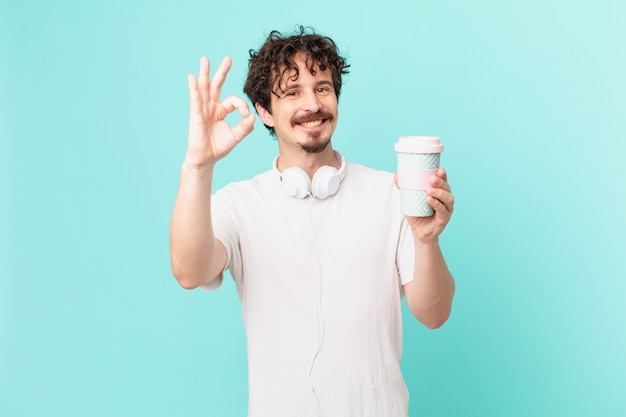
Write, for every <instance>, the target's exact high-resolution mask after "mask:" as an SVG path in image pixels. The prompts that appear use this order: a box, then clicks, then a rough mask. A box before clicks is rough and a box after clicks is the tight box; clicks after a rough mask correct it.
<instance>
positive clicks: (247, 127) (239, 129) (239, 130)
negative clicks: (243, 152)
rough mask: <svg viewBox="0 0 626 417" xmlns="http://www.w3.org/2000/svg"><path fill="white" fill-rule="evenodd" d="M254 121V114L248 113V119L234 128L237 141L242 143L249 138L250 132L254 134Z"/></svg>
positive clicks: (242, 120) (244, 119) (241, 121)
mask: <svg viewBox="0 0 626 417" xmlns="http://www.w3.org/2000/svg"><path fill="white" fill-rule="evenodd" d="M254 120H255V117H254V114H252V113H248V115H247V116H246V117H244V118H243V119H241V120H240V121H239V123H238V124H237V126H234V127H233V128H232V129H233V130H232V131H233V134H234V135H235V140H236V141H237V142H240V141H241V140H243V138H245V137H246V136H248V134H249V133H250V132H252V129H254Z"/></svg>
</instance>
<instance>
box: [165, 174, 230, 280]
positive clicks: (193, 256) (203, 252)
mask: <svg viewBox="0 0 626 417" xmlns="http://www.w3.org/2000/svg"><path fill="white" fill-rule="evenodd" d="M213 168H214V165H206V166H202V167H197V166H194V165H193V164H190V163H184V164H183V166H182V170H181V177H180V185H179V188H178V195H177V196H176V203H175V205H174V212H173V215H172V223H171V228H170V259H171V265H172V272H173V273H174V276H175V277H176V279H177V281H178V282H179V284H180V285H181V286H183V287H185V288H195V287H197V286H198V285H201V284H204V283H207V282H209V281H210V280H212V279H214V278H215V277H216V276H217V275H219V273H220V272H221V269H220V265H219V262H218V261H219V260H218V259H217V250H216V245H218V243H217V242H216V241H215V237H214V234H213V225H212V223H211V183H212V180H213Z"/></svg>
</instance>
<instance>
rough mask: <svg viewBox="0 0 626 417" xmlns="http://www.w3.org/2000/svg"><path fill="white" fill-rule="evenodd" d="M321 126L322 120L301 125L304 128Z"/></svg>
mask: <svg viewBox="0 0 626 417" xmlns="http://www.w3.org/2000/svg"><path fill="white" fill-rule="evenodd" d="M321 124H322V121H321V120H314V121H312V122H304V123H300V126H302V127H315V126H319V125H321Z"/></svg>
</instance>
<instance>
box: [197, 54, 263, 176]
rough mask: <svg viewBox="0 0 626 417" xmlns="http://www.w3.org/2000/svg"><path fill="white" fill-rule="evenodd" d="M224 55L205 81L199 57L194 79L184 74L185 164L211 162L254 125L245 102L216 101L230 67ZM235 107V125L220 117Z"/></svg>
mask: <svg viewBox="0 0 626 417" xmlns="http://www.w3.org/2000/svg"><path fill="white" fill-rule="evenodd" d="M231 63H232V61H231V59H230V58H228V57H226V58H224V60H223V61H222V63H221V64H220V66H219V68H218V69H217V71H216V72H215V74H214V76H213V79H212V80H209V60H208V59H207V58H206V57H202V58H200V73H199V75H198V79H197V80H196V77H194V76H193V75H191V74H190V75H189V76H188V77H187V81H188V84H189V99H190V110H189V138H188V144H187V155H186V157H185V163H188V164H192V165H194V166H196V167H201V166H205V165H213V164H215V163H216V162H217V161H218V160H219V159H221V158H223V157H224V156H226V155H227V154H228V153H229V152H230V151H231V150H233V148H234V147H235V146H236V145H237V144H238V143H239V142H241V140H242V139H243V138H244V137H246V135H248V134H249V133H250V132H252V129H253V128H254V115H253V114H251V113H250V109H249V108H248V104H247V103H246V102H245V101H244V100H242V99H240V98H239V97H237V96H230V97H228V98H226V99H224V100H223V101H221V102H220V95H221V92H222V86H223V85H224V80H226V74H228V70H229V69H230V66H231ZM235 110H238V111H239V114H241V117H242V119H241V120H240V121H239V123H238V124H237V125H235V126H229V125H228V123H226V121H225V120H224V119H225V118H226V115H227V114H228V113H232V112H233V111H235Z"/></svg>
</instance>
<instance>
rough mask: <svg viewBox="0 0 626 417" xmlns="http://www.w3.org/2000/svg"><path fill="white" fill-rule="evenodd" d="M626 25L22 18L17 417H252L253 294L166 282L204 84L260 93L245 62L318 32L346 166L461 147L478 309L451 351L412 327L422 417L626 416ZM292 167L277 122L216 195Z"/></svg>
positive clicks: (9, 187)
mask: <svg viewBox="0 0 626 417" xmlns="http://www.w3.org/2000/svg"><path fill="white" fill-rule="evenodd" d="M625 21H626V3H625V2H623V1H617V0H616V1H609V0H599V1H567V0H552V1H538V0H527V1H507V2H496V1H486V0H484V1H438V2H434V1H432V2H426V1H406V2H403V1H399V0H389V1H384V2H379V1H376V2H374V1H371V2H370V1H361V2H338V1H336V0H333V1H330V0H322V1H318V2H313V3H294V2H287V1H278V0H269V1H264V2H249V3H242V2H215V1H213V2H210V1H199V0H181V1H176V2H174V1H172V2H167V3H166V2H151V1H133V2H128V1H121V0H111V1H106V2H104V1H69V0H62V1H49V2H44V1H33V0H22V1H9V0H0V48H1V49H0V52H1V55H0V97H1V100H0V137H1V144H0V146H1V147H0V178H1V181H0V185H1V187H2V189H1V199H2V201H1V204H0V219H1V220H0V226H1V229H0V245H1V248H0V249H1V251H0V277H1V278H0V416H3V417H18V416H29V417H30V416H66V417H70V416H245V415H246V409H247V405H246V396H247V379H246V352H245V337H244V333H243V325H242V323H241V315H240V311H239V301H238V299H237V296H236V291H235V288H234V285H233V284H232V282H231V281H230V280H226V283H225V285H224V286H223V288H221V289H220V290H219V291H217V292H205V291H200V290H196V291H191V292H189V291H185V290H183V289H182V288H180V287H179V286H178V285H177V283H176V281H175V280H174V278H173V277H172V275H171V272H170V269H169V258H168V256H169V255H168V231H169V230H168V229H169V219H170V215H171V211H172V206H173V202H174V197H175V193H176V188H177V183H178V177H179V169H180V165H181V162H182V160H183V156H184V152H185V146H186V123H187V112H188V96H187V84H186V75H187V74H188V73H191V72H193V73H195V72H197V67H198V59H199V57H200V56H201V55H207V56H208V57H209V58H210V59H211V60H212V61H213V62H215V63H217V62H218V61H219V60H221V58H222V57H223V56H224V55H230V56H231V57H232V58H233V62H234V63H233V68H232V71H231V73H230V75H229V79H228V80H227V83H226V85H225V87H224V97H226V96H227V95H230V94H238V95H242V92H241V89H242V85H243V80H244V77H245V74H246V69H247V51H248V50H249V49H250V48H257V47H258V46H260V44H261V43H262V41H263V39H264V37H265V35H266V34H267V33H268V32H269V31H270V30H271V29H279V30H283V31H290V30H291V29H292V28H293V27H294V25H295V24H298V23H302V24H305V25H309V26H313V27H314V28H316V30H317V31H319V32H320V33H323V34H327V35H329V36H331V37H333V38H334V39H335V40H336V41H337V43H338V45H339V47H340V48H341V50H342V52H344V53H345V54H346V55H347V57H348V59H349V62H350V63H351V64H352V67H351V74H350V75H348V77H347V79H346V83H345V85H344V89H343V92H342V96H341V99H340V123H339V127H338V129H337V131H336V134H335V136H334V139H333V143H334V145H335V147H336V148H337V149H339V150H341V151H342V152H343V153H344V154H345V156H346V158H347V159H349V160H351V161H355V162H359V163H362V164H366V165H370V166H373V167H376V168H380V169H385V170H393V169H394V166H395V154H394V152H393V143H394V142H395V141H396V140H397V138H398V136H401V135H407V134H425V135H439V136H440V137H441V140H442V142H443V143H444V144H445V151H444V154H443V155H442V165H443V166H445V167H446V168H447V170H448V172H449V178H450V183H451V184H452V187H453V191H454V193H455V196H456V199H457V200H456V201H457V202H456V211H455V214H454V216H453V220H452V221H451V223H450V224H449V226H448V228H447V230H446V231H445V233H444V234H443V236H442V237H441V242H442V246H443V248H444V251H445V255H446V258H447V260H448V263H449V267H450V269H451V270H452V271H453V273H454V275H455V277H456V280H457V294H456V299H455V304H454V310H453V315H452V317H451V318H450V320H449V321H448V323H446V325H445V326H444V327H442V328H441V329H439V330H436V331H431V330H427V329H425V328H424V327H422V326H421V325H420V324H419V323H417V322H416V321H415V320H414V319H412V318H411V317H410V315H409V314H408V312H407V311H406V310H405V346H404V357H403V363H402V366H403V371H404V374H405V378H406V382H407V385H408V387H409V390H410V392H411V404H410V411H411V415H412V416H624V415H626V395H625V392H626V326H625V325H624V321H625V319H626V306H625V303H624V299H625V298H626V282H625V278H626V267H625V266H624V258H625V255H626V242H625V237H624V236H625V235H626V221H625V220H624V215H625V213H626V197H625V195H626V168H625V166H626V164H624V162H623V159H624V153H625V151H626V145H625V140H626V121H625V120H626V77H625V76H624V74H626V45H625V44H626V25H624V22H625ZM234 121H236V118H235V119H234ZM276 152H277V146H276V143H275V142H274V141H273V140H272V139H271V138H270V137H269V136H268V134H267V133H266V131H265V129H264V128H263V126H262V125H261V124H260V122H259V121H258V120H257V125H256V128H255V131H254V132H253V133H252V134H251V135H250V136H249V137H248V138H246V140H245V141H244V142H243V143H242V144H241V145H240V146H239V147H238V148H236V149H235V150H234V151H233V152H232V154H231V155H230V156H229V157H228V158H227V159H225V160H223V161H221V163H220V164H219V165H218V169H217V173H216V180H215V181H216V185H217V186H221V185H224V184H226V183H228V182H230V181H233V180H238V179H244V178H248V177H250V176H252V175H254V174H256V173H258V172H260V171H263V170H265V169H268V168H269V166H270V163H271V158H272V157H273V156H274V155H275V154H276ZM373 198H375V197H373ZM286 314H288V312H286Z"/></svg>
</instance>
